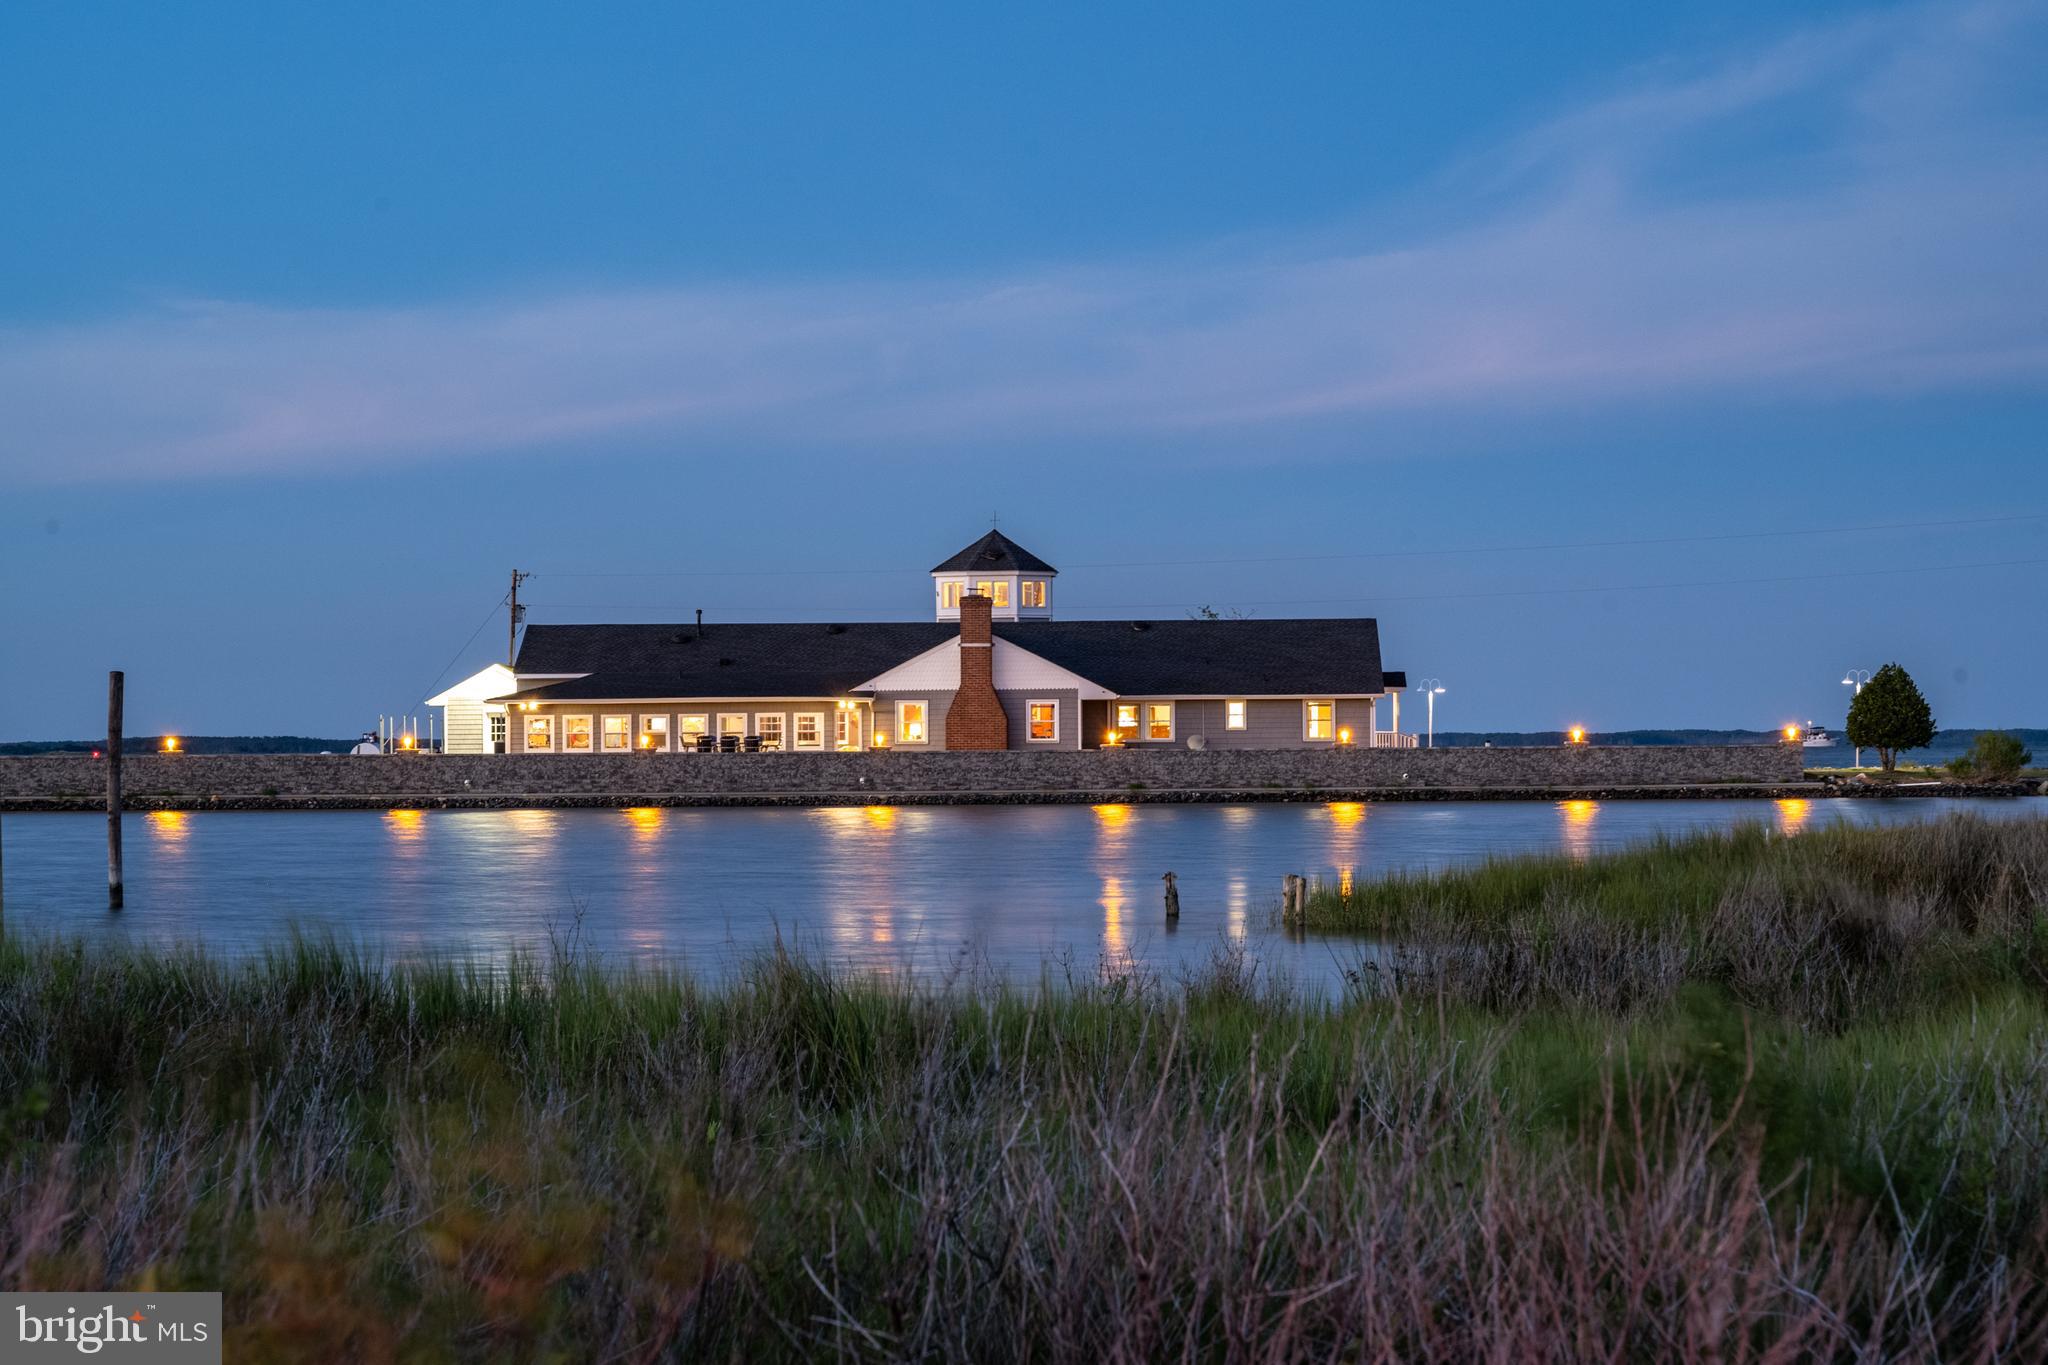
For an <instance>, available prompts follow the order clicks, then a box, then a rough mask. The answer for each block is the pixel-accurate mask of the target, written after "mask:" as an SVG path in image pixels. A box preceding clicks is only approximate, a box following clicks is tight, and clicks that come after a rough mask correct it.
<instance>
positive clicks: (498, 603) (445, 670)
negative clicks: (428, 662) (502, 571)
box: [420, 597, 505, 705]
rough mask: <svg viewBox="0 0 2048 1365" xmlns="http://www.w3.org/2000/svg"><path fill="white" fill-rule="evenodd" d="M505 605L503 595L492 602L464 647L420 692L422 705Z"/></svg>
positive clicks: (465, 641) (452, 656) (450, 658)
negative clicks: (425, 688) (424, 689)
mask: <svg viewBox="0 0 2048 1365" xmlns="http://www.w3.org/2000/svg"><path fill="white" fill-rule="evenodd" d="M504 605H505V599H504V598H502V597H501V598H499V599H498V600H497V601H495V602H493V603H492V604H491V609H490V610H489V611H488V612H486V613H485V614H484V619H483V620H481V621H479V622H477V623H476V629H475V630H473V631H471V632H470V633H469V638H468V639H467V640H464V641H463V642H462V648H461V649H458V650H456V651H455V653H454V654H452V655H451V656H449V659H448V662H447V663H445V664H442V665H441V671H440V672H439V673H436V674H435V675H434V680H433V681H432V682H430V683H428V684H427V690H426V691H424V692H422V693H420V704H421V705H425V704H426V699H427V698H428V697H431V696H433V695H434V689H435V688H437V687H439V686H440V685H441V679H443V678H445V677H447V676H448V670H450V669H451V668H454V667H455V665H456V663H457V661H458V660H460V659H461V658H462V656H463V655H464V654H466V653H468V652H469V647H470V646H471V645H473V644H475V643H476V637H477V636H479V635H481V634H483V633H484V627H485V626H487V625H489V624H490V623H491V622H492V620H494V619H495V618H496V617H497V615H498V608H499V607H502V606H504Z"/></svg>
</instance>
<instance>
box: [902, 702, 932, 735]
mask: <svg viewBox="0 0 2048 1365" xmlns="http://www.w3.org/2000/svg"><path fill="white" fill-rule="evenodd" d="M929 711H930V707H929V705H928V703H925V702H921V701H899V702H897V703H896V733H897V734H898V735H899V736H901V737H902V740H903V742H904V743H905V744H923V743H926V742H927V741H926V735H925V717H926V715H927V714H929Z"/></svg>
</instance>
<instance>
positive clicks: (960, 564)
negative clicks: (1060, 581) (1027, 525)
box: [932, 531, 1059, 574]
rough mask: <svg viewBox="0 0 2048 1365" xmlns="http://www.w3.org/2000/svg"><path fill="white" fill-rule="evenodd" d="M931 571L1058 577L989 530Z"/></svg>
mask: <svg viewBox="0 0 2048 1365" xmlns="http://www.w3.org/2000/svg"><path fill="white" fill-rule="evenodd" d="M932 572H933V573H976V572H980V573H1049V574H1056V573H1058V572H1059V570H1058V569H1055V568H1054V567H1053V566H1052V565H1050V564H1048V563H1046V562H1045V561H1044V560H1042V559H1040V558H1039V557H1038V556H1037V555H1035V554H1033V553H1031V551H1029V550H1027V549H1025V548H1024V547H1023V546H1021V545H1019V544H1018V543H1017V542H1016V541H1014V540H1011V539H1010V538H1009V537H1008V536H1006V535H1004V534H1003V533H1002V532H1001V531H990V532H989V533H988V534H987V535H985V536H983V537H982V538H981V539H980V540H977V541H975V542H974V543H973V544H972V545H970V546H968V547H967V548H966V549H964V550H962V551H961V552H960V553H959V554H957V555H954V556H953V557H952V558H951V559H949V560H947V561H946V562H945V563H943V564H941V565H939V566H938V567H937V568H935V569H933V570H932Z"/></svg>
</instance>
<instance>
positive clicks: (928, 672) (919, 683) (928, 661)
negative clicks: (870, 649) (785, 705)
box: [852, 635, 1116, 701]
mask: <svg viewBox="0 0 2048 1365" xmlns="http://www.w3.org/2000/svg"><path fill="white" fill-rule="evenodd" d="M991 645H992V647H993V650H994V652H993V653H992V654H991V655H990V657H989V673H990V675H991V676H992V678H993V679H994V682H995V686H996V690H997V691H998V692H1026V691H1029V692H1038V693H1045V692H1064V691H1067V690H1068V689H1070V688H1071V689H1072V690H1073V692H1074V694H1075V695H1076V696H1077V697H1078V698H1079V699H1080V700H1082V701H1110V700H1112V699H1114V698H1115V696H1116V693H1114V692H1112V691H1110V690H1109V689H1108V688H1106V687H1104V686H1103V685H1102V684H1101V683H1098V682H1093V681H1091V680H1089V679H1087V678H1084V677H1082V676H1081V675H1080V674H1078V673H1075V672H1073V671H1072V670H1070V669H1065V668H1062V667H1060V666H1059V665H1058V664H1056V663H1054V662H1053V661H1052V660H1050V659H1047V658H1044V657H1043V656H1041V655H1037V654H1033V653H1032V652H1031V651H1030V650H1028V649H1026V648H1024V647H1023V646H1022V645H1019V644H1015V643H1013V642H1011V641H1009V640H1005V639H1003V638H1002V637H1001V636H997V637H996V638H995V639H994V640H993V641H992V642H991ZM960 646H961V640H960V637H958V636H957V635H956V636H954V637H953V638H952V639H949V640H942V641H940V642H939V643H938V644H936V645H933V646H932V647H931V648H930V649H927V650H925V651H924V652H923V653H921V654H914V655H912V656H911V657H910V658H908V659H905V660H904V661H903V662H902V663H900V664H898V665H896V666H895V667H894V668H892V669H890V670H889V671H888V672H886V673H881V674H878V675H876V676H875V677H872V678H870V679H868V680H867V681H866V682H864V683H862V684H861V685H860V686H858V687H856V688H854V689H852V690H853V691H855V692H917V691H922V690H924V689H926V688H930V689H932V690H934V691H936V690H940V689H944V688H951V687H953V686H954V685H955V684H956V683H957V682H958V680H959V677H960V665H959V662H958V660H959V654H960Z"/></svg>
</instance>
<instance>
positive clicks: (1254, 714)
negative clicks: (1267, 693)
mask: <svg viewBox="0 0 2048 1365" xmlns="http://www.w3.org/2000/svg"><path fill="white" fill-rule="evenodd" d="M1120 700H1121V701H1124V702H1136V703H1137V704H1138V705H1140V706H1142V705H1144V703H1146V702H1148V701H1171V702H1172V703H1173V739H1172V740H1171V741H1166V740H1156V739H1150V740H1148V739H1144V738H1139V739H1137V740H1134V741H1133V742H1132V744H1133V747H1136V748H1155V749H1157V748H1185V747H1187V742H1188V737H1189V736H1190V735H1200V736H1202V738H1203V739H1204V741H1206V743H1205V747H1207V748H1210V749H1328V748H1334V747H1335V746H1334V745H1333V744H1332V743H1331V742H1330V741H1328V740H1310V739H1304V738H1303V737H1302V709H1301V707H1302V701H1303V700H1305V699H1303V698H1284V699H1265V698H1255V699H1251V700H1247V701H1246V702H1245V728H1244V729H1242V730H1232V729H1228V728H1226V726H1225V723H1224V719H1225V709H1224V702H1223V700H1222V699H1220V698H1219V699H1214V700H1212V699H1209V698H1201V699H1198V700H1189V699H1186V698H1176V697H1125V698H1121V699H1120ZM1115 705H1116V703H1114V702H1105V703H1094V702H1091V703H1090V704H1089V708H1088V712H1089V717H1090V725H1091V727H1092V728H1091V729H1090V730H1089V732H1088V735H1087V736H1086V741H1085V742H1086V744H1087V747H1089V748H1094V747H1096V746H1097V745H1099V744H1100V743H1101V740H1102V732H1103V731H1105V730H1107V729H1108V728H1109V722H1110V717H1111V716H1113V715H1114V714H1115V712H1114V710H1113V709H1112V708H1113V707H1114V706H1115ZM1370 705H1371V704H1370V703H1369V702H1367V701H1365V700H1363V699H1359V700H1349V701H1339V702H1338V703H1337V727H1338V728H1339V729H1344V728H1346V727H1349V729H1350V730H1351V735H1352V742H1353V743H1354V744H1357V745H1359V746H1361V747H1362V746H1364V745H1366V744H1368V743H1369V742H1370V741H1369V740H1367V738H1366V731H1367V730H1368V729H1369V728H1370V715H1371V710H1370ZM1139 714H1140V715H1141V716H1142V715H1143V712H1142V711H1141V712H1140V713H1139ZM1380 715H1381V720H1382V723H1384V721H1385V719H1386V716H1387V710H1386V707H1385V706H1384V705H1382V706H1381V708H1380Z"/></svg>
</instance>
